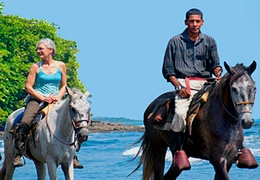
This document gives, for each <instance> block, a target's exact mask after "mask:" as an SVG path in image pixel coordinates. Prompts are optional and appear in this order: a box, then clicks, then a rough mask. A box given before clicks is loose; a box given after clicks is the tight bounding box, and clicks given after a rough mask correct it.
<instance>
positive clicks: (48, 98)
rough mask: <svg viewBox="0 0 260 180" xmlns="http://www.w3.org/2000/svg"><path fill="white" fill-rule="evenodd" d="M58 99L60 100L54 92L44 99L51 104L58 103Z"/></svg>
mask: <svg viewBox="0 0 260 180" xmlns="http://www.w3.org/2000/svg"><path fill="white" fill-rule="evenodd" d="M58 100H59V99H58V98H57V97H56V96H54V95H53V94H51V95H49V96H47V97H45V99H44V101H45V102H47V103H49V104H51V103H56V102H58Z"/></svg>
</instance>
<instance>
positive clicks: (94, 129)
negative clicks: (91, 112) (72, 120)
mask: <svg viewBox="0 0 260 180" xmlns="http://www.w3.org/2000/svg"><path fill="white" fill-rule="evenodd" d="M88 130H89V132H90V133H109V132H113V131H116V132H128V131H136V132H144V130H145V128H144V126H134V125H122V124H121V123H110V122H107V121H99V120H92V121H91V124H90V126H89V128H88ZM3 136H4V131H0V138H3Z"/></svg>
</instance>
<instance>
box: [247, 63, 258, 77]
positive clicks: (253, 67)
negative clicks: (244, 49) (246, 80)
mask: <svg viewBox="0 0 260 180" xmlns="http://www.w3.org/2000/svg"><path fill="white" fill-rule="evenodd" d="M255 69H256V62H255V61H253V62H252V64H250V66H249V67H248V68H247V72H248V74H249V75H251V74H252V73H253V72H254V71H255Z"/></svg>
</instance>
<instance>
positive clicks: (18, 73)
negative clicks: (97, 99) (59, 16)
mask: <svg viewBox="0 0 260 180" xmlns="http://www.w3.org/2000/svg"><path fill="white" fill-rule="evenodd" d="M3 8H4V4H3V3H0V29H1V31H0V72H1V73H0V115H1V116H0V122H4V121H5V120H6V118H7V116H8V115H9V114H10V113H11V112H13V111H14V110H16V109H18V108H21V107H22V106H24V102H23V100H24V98H25V97H26V92H25V91H24V85H25V81H26V77H27V74H28V72H29V69H30V66H31V65H32V63H35V62H38V61H40V59H39V58H38V56H37V54H36V51H35V49H36V44H37V43H38V41H39V40H40V39H42V38H46V37H48V38H51V39H52V40H54V42H55V44H56V46H57V53H56V54H57V55H56V56H55V57H54V59H56V60H61V61H63V62H64V63H66V66H67V78H68V86H69V87H76V88H78V89H80V90H82V91H84V90H85V87H84V84H83V83H82V82H81V81H80V80H79V79H78V72H77V70H78V68H79V63H78V62H77V59H76V53H77V52H78V49H77V44H76V42H75V41H70V40H65V39H63V38H61V37H59V36H58V35H57V30H58V29H59V27H58V26H57V25H56V24H54V23H48V22H47V21H45V20H37V19H25V18H21V17H18V16H16V15H3V13H2V10H3Z"/></svg>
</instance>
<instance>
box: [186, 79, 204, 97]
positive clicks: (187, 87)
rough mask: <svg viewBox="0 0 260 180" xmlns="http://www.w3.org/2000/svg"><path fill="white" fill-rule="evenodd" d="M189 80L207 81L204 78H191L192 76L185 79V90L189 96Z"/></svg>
mask: <svg viewBox="0 0 260 180" xmlns="http://www.w3.org/2000/svg"><path fill="white" fill-rule="evenodd" d="M190 80H197V81H207V80H206V79H205V78H201V77H193V76H187V77H185V83H186V89H187V91H188V93H189V94H190Z"/></svg>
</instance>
